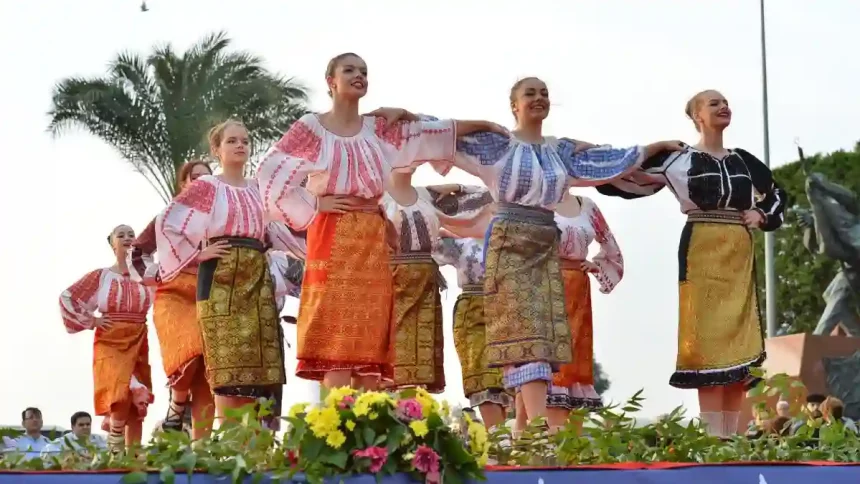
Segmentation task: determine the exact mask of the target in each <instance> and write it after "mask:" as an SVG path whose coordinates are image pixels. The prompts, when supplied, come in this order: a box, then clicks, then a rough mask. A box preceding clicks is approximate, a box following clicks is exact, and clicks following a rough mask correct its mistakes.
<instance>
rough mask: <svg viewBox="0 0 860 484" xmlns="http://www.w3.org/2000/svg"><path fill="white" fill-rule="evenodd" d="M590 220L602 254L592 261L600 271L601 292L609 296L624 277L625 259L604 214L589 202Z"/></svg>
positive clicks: (597, 276)
mask: <svg viewBox="0 0 860 484" xmlns="http://www.w3.org/2000/svg"><path fill="white" fill-rule="evenodd" d="M588 203H589V205H590V208H589V212H590V213H589V219H590V221H591V225H592V227H594V233H595V237H594V239H595V240H596V241H597V243H599V244H600V252H598V253H597V255H596V256H594V258H593V259H592V262H593V263H594V265H596V266H597V268H598V269H599V271H598V273H597V274H596V275H595V277H596V279H597V282H598V283H599V284H600V292H602V293H604V294H609V293H610V292H612V290H613V289H615V286H617V285H618V283H619V282H621V278H622V277H624V258H623V257H622V256H621V249H620V248H619V247H618V243H617V242H616V241H615V236H614V235H612V231H611V230H610V229H609V224H607V223H606V219H605V218H603V213H601V212H600V209H599V208H597V205H596V204H595V203H594V202H592V201H590V200H589V202H588Z"/></svg>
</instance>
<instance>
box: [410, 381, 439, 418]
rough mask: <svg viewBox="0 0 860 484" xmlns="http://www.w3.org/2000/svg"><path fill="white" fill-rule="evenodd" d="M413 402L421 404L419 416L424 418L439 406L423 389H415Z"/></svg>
mask: <svg viewBox="0 0 860 484" xmlns="http://www.w3.org/2000/svg"><path fill="white" fill-rule="evenodd" d="M415 400H416V401H418V403H420V404H421V414H422V415H423V416H424V417H429V416H430V414H431V413H432V412H433V411H438V410H439V404H438V403H437V402H436V400H434V399H433V397H432V396H430V394H429V393H427V390H425V389H423V388H416V389H415Z"/></svg>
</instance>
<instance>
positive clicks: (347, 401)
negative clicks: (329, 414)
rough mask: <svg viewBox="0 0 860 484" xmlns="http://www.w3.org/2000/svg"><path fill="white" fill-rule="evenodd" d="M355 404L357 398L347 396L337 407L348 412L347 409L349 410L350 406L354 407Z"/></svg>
mask: <svg viewBox="0 0 860 484" xmlns="http://www.w3.org/2000/svg"><path fill="white" fill-rule="evenodd" d="M354 403H355V398H353V397H352V395H347V396H345V397H343V400H341V401H340V403H339V404H338V405H337V406H338V408H340V409H341V410H346V409H347V408H349V406H350V405H352V404H354Z"/></svg>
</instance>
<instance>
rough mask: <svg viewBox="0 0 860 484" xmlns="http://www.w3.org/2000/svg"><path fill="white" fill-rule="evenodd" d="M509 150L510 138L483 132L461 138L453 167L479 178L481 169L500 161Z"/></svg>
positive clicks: (458, 141)
mask: <svg viewBox="0 0 860 484" xmlns="http://www.w3.org/2000/svg"><path fill="white" fill-rule="evenodd" d="M510 148H511V138H510V137H508V136H504V135H501V134H499V133H492V132H489V131H484V132H480V133H473V134H470V135H468V136H463V137H461V138H459V139H458V140H457V153H456V155H455V156H454V166H456V167H457V168H460V169H461V170H463V171H465V172H466V173H469V174H470V175H474V176H477V177H478V178H481V176H482V174H483V173H482V172H483V168H484V167H488V166H494V165H495V164H496V163H498V162H500V161H502V160H503V159H504V158H505V155H506V154H507V153H508V151H509V150H510Z"/></svg>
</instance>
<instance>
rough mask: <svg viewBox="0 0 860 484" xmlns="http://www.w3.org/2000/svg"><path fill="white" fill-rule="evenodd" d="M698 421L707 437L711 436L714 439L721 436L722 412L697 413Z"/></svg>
mask: <svg viewBox="0 0 860 484" xmlns="http://www.w3.org/2000/svg"><path fill="white" fill-rule="evenodd" d="M699 419H700V420H701V421H702V425H703V426H704V427H705V431H707V432H708V435H713V436H714V437H722V436H723V412H701V413H699Z"/></svg>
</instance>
